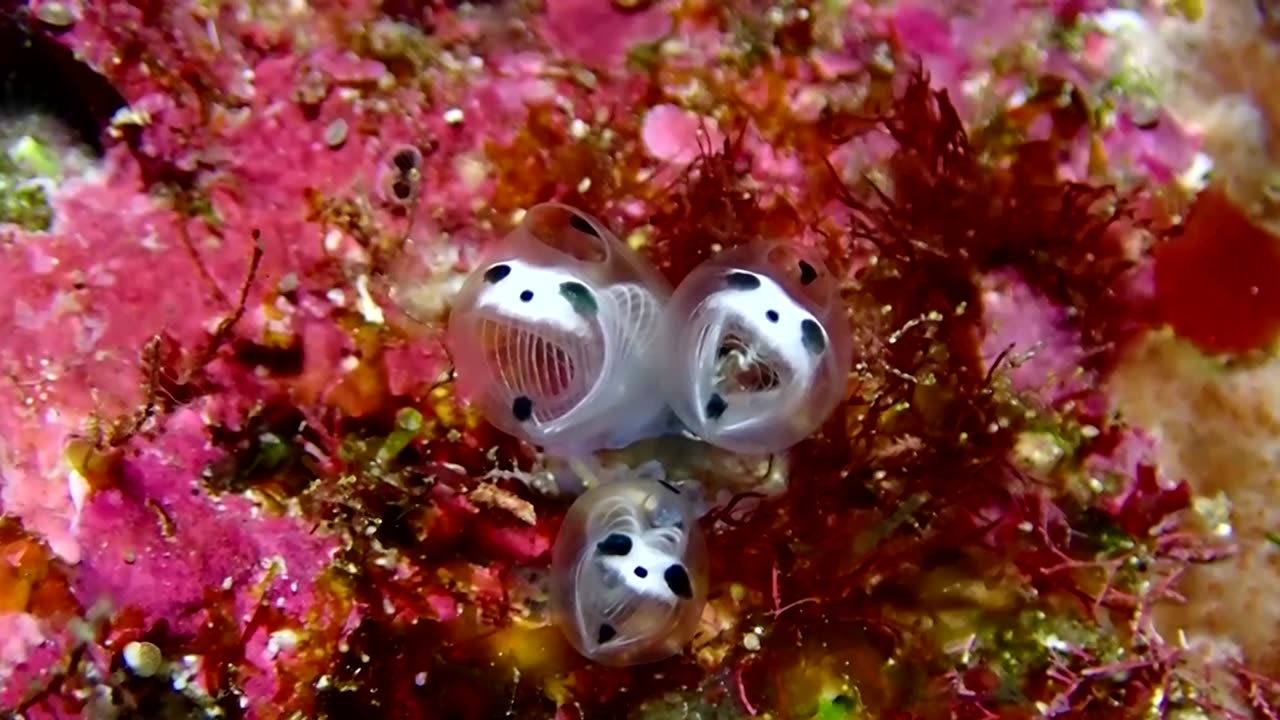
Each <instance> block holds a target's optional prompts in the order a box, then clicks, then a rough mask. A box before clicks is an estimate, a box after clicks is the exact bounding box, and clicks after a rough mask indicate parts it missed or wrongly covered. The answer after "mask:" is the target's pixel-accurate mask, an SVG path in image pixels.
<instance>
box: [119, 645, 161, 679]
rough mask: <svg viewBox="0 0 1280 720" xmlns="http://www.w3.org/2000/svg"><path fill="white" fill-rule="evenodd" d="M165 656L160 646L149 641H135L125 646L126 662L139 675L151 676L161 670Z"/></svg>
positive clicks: (131, 670)
mask: <svg viewBox="0 0 1280 720" xmlns="http://www.w3.org/2000/svg"><path fill="white" fill-rule="evenodd" d="M163 662H164V656H163V655H162V654H161V653H160V648H158V647H156V646H155V645H153V644H151V643H149V642H138V641H136V640H135V641H133V642H131V643H129V644H128V645H125V646H124V663H125V665H128V666H129V670H130V672H132V673H133V674H134V675H137V676H138V677H151V676H152V675H155V674H156V673H157V672H159V671H160V664H161V663H163Z"/></svg>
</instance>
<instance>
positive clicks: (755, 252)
mask: <svg viewBox="0 0 1280 720" xmlns="http://www.w3.org/2000/svg"><path fill="white" fill-rule="evenodd" d="M663 324H664V327H665V328H666V336H665V338H664V351H665V352H666V353H667V354H669V355H671V357H672V358H674V359H673V361H672V362H673V366H672V368H671V372H668V373H665V374H664V375H663V383H664V388H665V393H666V396H667V401H668V402H669V403H670V404H671V408H672V410H674V411H675V413H676V414H677V415H678V416H679V417H680V420H681V421H682V422H683V423H684V424H685V426H686V427H687V428H688V429H689V430H690V431H692V432H693V433H694V434H696V435H697V436H698V437H700V438H702V439H703V440H705V441H706V442H709V443H711V444H713V445H717V446H719V447H722V448H725V449H727V450H732V451H735V452H744V453H770V452H778V451H780V450H783V449H785V448H788V447H790V446H792V445H794V444H795V443H797V442H799V441H800V440H802V439H804V438H805V436H807V435H809V434H810V433H812V432H813V431H815V430H816V429H817V428H818V427H819V426H820V425H821V424H822V423H823V422H824V421H826V419H827V418H828V417H829V416H830V415H831V412H832V411H833V410H834V409H835V407H836V405H837V404H838V403H839V402H840V399H841V398H843V397H844V391H845V385H846V382H847V378H848V375H849V369H850V365H851V364H852V354H851V347H850V344H851V340H850V335H849V321H848V315H847V313H846V310H845V306H844V303H843V302H842V301H841V298H840V294H839V292H838V287H837V283H836V282H835V279H834V278H833V277H832V276H831V273H830V271H829V270H828V269H827V268H826V266H825V265H824V264H823V263H822V262H821V261H820V260H818V259H817V258H816V257H814V256H812V254H811V253H809V252H808V251H806V250H805V249H803V248H800V247H797V246H794V245H791V244H789V243H783V242H776V241H774V242H765V241H759V242H754V243H750V244H747V245H743V246H740V247H736V248H733V249H732V250H727V251H725V252H722V253H720V254H718V255H716V256H715V257H712V258H711V259H709V260H706V261H705V262H703V263H702V264H701V265H699V266H698V267H696V268H694V270H693V272H691V273H690V274H689V276H688V277H686V278H685V280H684V282H682V283H681V284H680V286H679V287H678V288H676V291H675V293H674V294H673V295H672V297H671V301H670V303H668V305H667V312H666V317H665V319H664V323H663Z"/></svg>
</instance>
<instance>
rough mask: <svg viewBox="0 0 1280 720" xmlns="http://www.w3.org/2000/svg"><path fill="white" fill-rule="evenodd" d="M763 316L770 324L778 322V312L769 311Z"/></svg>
mask: <svg viewBox="0 0 1280 720" xmlns="http://www.w3.org/2000/svg"><path fill="white" fill-rule="evenodd" d="M764 316H765V317H766V318H768V319H769V322H771V323H776V322H778V311H777V310H769V311H767V312H765V314H764Z"/></svg>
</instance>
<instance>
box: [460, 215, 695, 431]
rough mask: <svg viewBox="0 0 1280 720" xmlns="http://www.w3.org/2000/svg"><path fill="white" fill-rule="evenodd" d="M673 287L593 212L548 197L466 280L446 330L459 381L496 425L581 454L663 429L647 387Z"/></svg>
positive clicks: (660, 411) (659, 404)
mask: <svg viewBox="0 0 1280 720" xmlns="http://www.w3.org/2000/svg"><path fill="white" fill-rule="evenodd" d="M670 293H671V286H670V285H669V284H668V283H667V281H666V280H665V279H664V278H663V277H662V276H661V275H660V274H659V273H658V272H657V271H656V270H655V269H654V268H653V267H652V266H651V265H650V264H649V263H648V262H646V261H645V260H644V259H643V258H641V257H640V256H639V255H638V254H637V253H636V252H635V251H633V250H632V249H631V248H630V247H628V246H627V245H626V244H625V243H623V242H622V241H621V240H619V239H618V238H617V237H616V236H615V235H614V234H613V233H611V232H610V231H609V230H608V229H607V228H606V227H605V226H604V225H603V224H602V223H601V222H600V221H599V220H597V219H596V218H594V217H591V216H590V215H587V214H586V213H583V212H581V211H579V210H576V209H574V208H571V207H568V206H566V205H560V204H556V203H543V204H539V205H536V206H534V207H532V208H529V210H528V211H527V212H526V213H525V215H524V218H523V220H522V221H521V223H520V225H519V226H518V227H517V228H516V229H515V230H514V231H513V232H512V233H511V234H509V235H508V236H506V237H505V238H503V239H502V240H499V241H498V242H496V243H495V244H494V245H493V246H492V247H491V248H490V249H489V251H488V252H487V253H486V254H485V255H484V257H483V258H482V260H481V262H480V264H479V266H478V267H477V269H476V271H475V272H474V273H472V275H471V276H470V277H469V278H468V279H467V281H466V282H465V283H464V284H463V287H462V289H461V290H460V292H459V294H458V296H457V298H456V299H455V301H454V303H453V306H452V311H451V315H450V318H449V328H448V335H447V340H448V344H449V347H450V350H451V352H452V353H453V360H454V365H455V368H456V370H457V382H458V388H459V390H460V391H461V393H462V395H463V397H465V398H467V399H468V400H470V401H471V402H472V403H473V404H474V405H475V406H476V407H477V408H478V410H479V411H480V413H481V414H482V415H483V416H484V417H485V419H486V420H488V421H489V422H490V423H491V424H493V425H494V426H495V427H497V428H499V429H500V430H502V431H504V432H506V433H508V434H510V435H514V436H516V437H518V438H521V439H522V440H525V441H526V442H529V443H532V444H534V445H536V446H539V447H541V448H542V449H543V450H544V451H545V452H546V453H548V454H551V455H562V456H581V455H584V454H586V453H590V452H593V451H595V450H599V449H602V448H615V447H622V446H625V445H627V444H629V443H631V442H633V441H634V440H637V439H640V438H643V437H647V436H651V435H653V434H656V433H660V432H662V431H664V430H665V429H666V428H667V426H668V425H669V423H670V421H669V418H670V413H669V411H668V410H667V408H666V404H665V402H664V400H663V398H662V397H661V396H660V394H659V393H656V392H654V387H655V386H656V385H657V378H658V375H659V371H660V366H661V358H660V356H659V354H658V353H657V352H656V349H657V340H658V337H659V330H660V327H659V323H660V321H661V318H662V310H663V307H664V306H665V303H666V301H667V299H668V297H669V296H670Z"/></svg>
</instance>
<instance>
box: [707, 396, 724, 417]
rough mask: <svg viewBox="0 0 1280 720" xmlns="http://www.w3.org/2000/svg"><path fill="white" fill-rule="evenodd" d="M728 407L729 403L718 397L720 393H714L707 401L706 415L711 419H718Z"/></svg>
mask: <svg viewBox="0 0 1280 720" xmlns="http://www.w3.org/2000/svg"><path fill="white" fill-rule="evenodd" d="M728 409H729V403H727V402H725V401H724V398H722V397H720V393H715V394H713V395H712V396H711V399H710V400H708V401H707V417H708V418H710V419H712V420H719V419H720V416H721V415H723V414H724V411H725V410H728Z"/></svg>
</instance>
